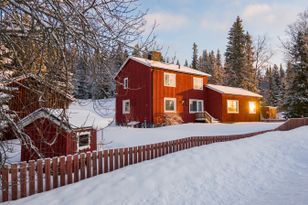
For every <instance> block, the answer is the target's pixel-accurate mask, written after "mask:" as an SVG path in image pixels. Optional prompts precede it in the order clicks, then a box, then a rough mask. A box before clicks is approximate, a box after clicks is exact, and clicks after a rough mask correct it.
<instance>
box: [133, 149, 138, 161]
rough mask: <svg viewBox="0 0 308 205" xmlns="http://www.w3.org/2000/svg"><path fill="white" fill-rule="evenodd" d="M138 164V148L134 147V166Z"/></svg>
mask: <svg viewBox="0 0 308 205" xmlns="http://www.w3.org/2000/svg"><path fill="white" fill-rule="evenodd" d="M136 163H137V147H134V160H133V164H136Z"/></svg>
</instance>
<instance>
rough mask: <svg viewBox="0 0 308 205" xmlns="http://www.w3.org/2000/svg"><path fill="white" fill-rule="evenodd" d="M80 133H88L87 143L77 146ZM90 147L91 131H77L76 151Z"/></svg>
mask: <svg viewBox="0 0 308 205" xmlns="http://www.w3.org/2000/svg"><path fill="white" fill-rule="evenodd" d="M81 135H88V136H89V140H88V145H84V146H79V136H81ZM90 147H91V132H90V131H85V132H77V151H80V150H84V149H89V148H90Z"/></svg>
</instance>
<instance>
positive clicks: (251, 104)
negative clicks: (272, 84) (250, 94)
mask: <svg viewBox="0 0 308 205" xmlns="http://www.w3.org/2000/svg"><path fill="white" fill-rule="evenodd" d="M256 113H257V104H256V102H254V101H250V102H249V114H256Z"/></svg>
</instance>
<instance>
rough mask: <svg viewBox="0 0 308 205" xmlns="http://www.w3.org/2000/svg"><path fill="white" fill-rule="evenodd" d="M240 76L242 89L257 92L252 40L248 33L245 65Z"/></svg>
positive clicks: (246, 36)
mask: <svg viewBox="0 0 308 205" xmlns="http://www.w3.org/2000/svg"><path fill="white" fill-rule="evenodd" d="M239 75H240V87H241V88H244V89H247V90H250V91H252V92H257V73H256V70H255V67H254V66H253V47H252V40H251V36H250V35H249V33H248V32H247V33H246V35H245V64H244V67H243V68H242V70H241V72H240V73H239Z"/></svg>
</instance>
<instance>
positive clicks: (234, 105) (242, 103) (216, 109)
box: [205, 84, 262, 122]
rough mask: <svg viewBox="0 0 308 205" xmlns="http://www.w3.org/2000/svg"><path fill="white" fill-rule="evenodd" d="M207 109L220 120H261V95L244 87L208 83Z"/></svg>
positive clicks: (206, 91)
mask: <svg viewBox="0 0 308 205" xmlns="http://www.w3.org/2000/svg"><path fill="white" fill-rule="evenodd" d="M205 93H206V98H205V99H206V101H205V110H206V111H207V112H208V113H209V114H210V115H212V116H213V117H214V118H216V119H218V120H219V121H220V122H249V121H250V122H251V121H260V100H261V98H262V96H261V95H259V94H257V93H253V92H250V91H248V90H245V89H242V88H235V87H229V86H222V85H213V84H207V85H206V90H205Z"/></svg>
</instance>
